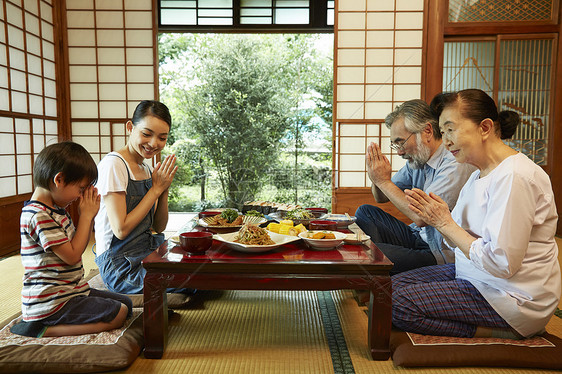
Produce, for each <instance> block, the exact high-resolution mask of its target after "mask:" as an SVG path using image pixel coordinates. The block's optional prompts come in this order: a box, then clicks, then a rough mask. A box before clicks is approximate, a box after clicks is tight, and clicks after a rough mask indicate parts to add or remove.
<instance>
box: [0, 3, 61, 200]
mask: <svg viewBox="0 0 562 374" xmlns="http://www.w3.org/2000/svg"><path fill="white" fill-rule="evenodd" d="M57 121H58V117H57V105H56V84H55V36H54V24H53V4H52V1H51V0H29V1H23V2H22V1H21V0H4V1H2V2H1V3H0V165H2V167H1V168H0V201H2V202H10V201H19V200H20V197H18V196H20V195H24V194H28V193H30V192H32V191H33V183H32V175H31V172H32V169H33V156H34V155H37V153H39V152H40V151H41V150H42V149H43V148H44V147H45V144H50V143H53V142H56V141H57V133H58V130H57Z"/></svg>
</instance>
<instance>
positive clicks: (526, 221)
mask: <svg viewBox="0 0 562 374" xmlns="http://www.w3.org/2000/svg"><path fill="white" fill-rule="evenodd" d="M452 216H453V219H454V220H455V222H457V224H459V225H460V226H461V227H462V228H463V229H465V230H466V231H468V232H469V233H471V234H472V235H473V236H475V237H477V238H478V239H476V240H475V241H474V242H473V243H472V245H471V247H470V259H468V258H467V257H466V256H465V255H464V254H463V252H462V251H461V250H460V249H458V248H456V249H455V261H456V272H457V277H458V278H462V279H466V280H468V281H470V282H471V283H472V284H473V285H474V286H475V287H476V288H477V289H478V290H479V291H480V293H481V294H482V295H483V296H484V297H485V298H486V300H487V301H488V302H489V303H490V305H492V307H493V308H494V309H495V310H496V311H497V312H498V313H499V315H500V316H502V318H504V319H505V320H506V321H507V322H508V323H509V324H510V326H512V327H513V328H514V329H515V330H517V332H519V333H520V334H521V335H523V336H531V335H533V334H535V333H537V332H539V331H541V330H542V329H543V328H544V327H545V326H546V324H547V323H548V321H549V319H550V317H551V316H552V314H553V312H554V311H555V309H556V307H557V306H558V302H559V300H560V292H561V291H560V289H561V285H560V284H561V275H560V265H559V264H558V247H557V246H556V241H555V239H554V235H555V232H556V222H557V218H558V215H557V213H556V206H555V204H554V194H553V192H552V186H551V184H550V179H549V177H548V175H547V174H546V173H545V172H544V171H543V170H542V169H541V168H540V167H539V166H538V165H536V164H535V163H534V162H532V161H531V160H530V159H529V158H527V157H526V156H525V155H523V154H521V153H518V154H516V155H513V156H510V157H508V158H506V159H505V160H504V161H502V162H501V163H500V164H499V165H498V166H497V167H496V168H495V169H494V170H493V171H492V172H491V173H490V174H488V175H487V176H485V177H482V178H480V171H478V170H477V171H475V172H474V173H473V174H472V175H471V177H470V178H469V180H468V181H467V183H466V184H465V185H464V187H463V188H462V190H461V192H460V195H459V199H458V201H457V205H456V206H455V208H454V209H453V212H452Z"/></svg>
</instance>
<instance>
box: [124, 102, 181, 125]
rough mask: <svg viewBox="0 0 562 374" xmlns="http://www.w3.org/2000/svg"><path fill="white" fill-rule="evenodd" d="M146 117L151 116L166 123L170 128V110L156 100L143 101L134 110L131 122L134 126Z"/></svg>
mask: <svg viewBox="0 0 562 374" xmlns="http://www.w3.org/2000/svg"><path fill="white" fill-rule="evenodd" d="M146 116H153V117H156V118H159V119H161V120H162V121H164V122H166V123H167V124H168V126H170V127H172V116H171V115H170V110H169V109H168V107H167V106H166V105H164V104H162V103H161V102H160V101H156V100H143V101H141V102H140V103H139V105H137V107H136V108H135V112H134V113H133V118H132V119H131V121H132V122H133V124H134V125H135V126H136V125H137V124H138V123H139V122H140V121H142V119H143V118H144V117H146Z"/></svg>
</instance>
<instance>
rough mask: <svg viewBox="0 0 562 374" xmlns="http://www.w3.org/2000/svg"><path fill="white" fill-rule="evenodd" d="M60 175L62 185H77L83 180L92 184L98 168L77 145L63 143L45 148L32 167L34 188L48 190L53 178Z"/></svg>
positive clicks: (68, 142) (86, 152)
mask: <svg viewBox="0 0 562 374" xmlns="http://www.w3.org/2000/svg"><path fill="white" fill-rule="evenodd" d="M58 173H62V175H63V177H64V183H66V184H71V183H78V182H80V181H82V180H83V179H84V178H86V179H87V180H89V181H90V184H93V183H95V182H96V181H97V179H98V168H97V166H96V163H95V162H94V160H93V159H92V156H90V154H89V153H88V151H87V150H86V149H85V148H84V147H82V146H81V145H80V144H78V143H74V142H70V141H65V142H60V143H56V144H51V145H49V146H47V147H45V148H44V149H43V150H42V151H41V152H40V153H39V155H38V156H37V159H36V160H35V164H34V165H33V183H34V184H35V187H42V188H45V189H48V190H49V189H50V187H51V182H53V178H54V177H55V175H57V174H58Z"/></svg>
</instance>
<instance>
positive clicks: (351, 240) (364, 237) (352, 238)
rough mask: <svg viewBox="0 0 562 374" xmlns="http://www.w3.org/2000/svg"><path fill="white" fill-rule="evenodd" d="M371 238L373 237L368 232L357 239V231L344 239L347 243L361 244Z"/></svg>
mask: <svg viewBox="0 0 562 374" xmlns="http://www.w3.org/2000/svg"><path fill="white" fill-rule="evenodd" d="M369 239H371V237H370V236H369V235H367V234H362V235H361V237H360V238H359V239H357V235H356V234H355V233H352V234H347V236H346V237H345V239H344V240H343V241H344V242H346V243H347V244H361V243H365V242H366V241H367V240H369Z"/></svg>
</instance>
